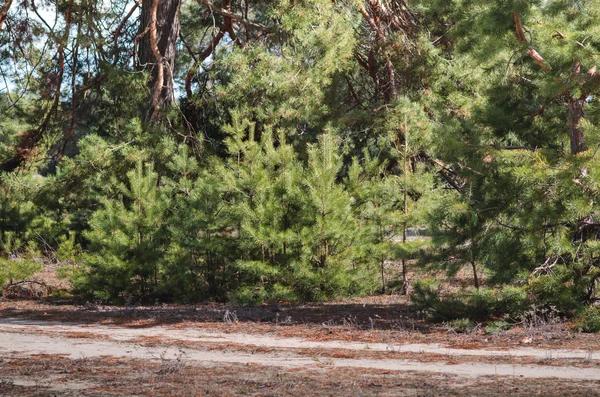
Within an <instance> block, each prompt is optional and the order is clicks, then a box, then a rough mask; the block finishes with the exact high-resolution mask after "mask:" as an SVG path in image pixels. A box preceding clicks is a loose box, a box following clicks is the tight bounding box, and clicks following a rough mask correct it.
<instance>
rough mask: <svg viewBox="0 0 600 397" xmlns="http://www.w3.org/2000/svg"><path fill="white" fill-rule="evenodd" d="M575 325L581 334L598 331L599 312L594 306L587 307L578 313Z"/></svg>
mask: <svg viewBox="0 0 600 397" xmlns="http://www.w3.org/2000/svg"><path fill="white" fill-rule="evenodd" d="M575 324H576V326H577V328H579V329H581V330H582V331H583V332H598V331H600V310H598V308H597V307H594V306H587V307H586V308H584V309H583V310H581V311H580V312H579V313H578V315H577V317H576V323H575Z"/></svg>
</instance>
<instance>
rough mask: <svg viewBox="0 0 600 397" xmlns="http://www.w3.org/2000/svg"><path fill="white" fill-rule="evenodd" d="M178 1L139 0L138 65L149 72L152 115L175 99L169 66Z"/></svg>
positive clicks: (176, 33) (176, 28) (175, 37)
mask: <svg viewBox="0 0 600 397" xmlns="http://www.w3.org/2000/svg"><path fill="white" fill-rule="evenodd" d="M180 4H181V1H180V0H143V1H142V13H141V25H140V29H141V31H142V33H143V37H142V38H141V40H140V46H139V52H138V54H139V64H140V67H141V68H142V69H145V70H147V71H148V72H149V73H150V76H151V78H150V82H149V85H150V90H151V92H152V95H151V109H150V113H151V114H152V118H156V117H157V114H158V111H159V110H160V109H162V108H163V107H165V106H168V105H170V104H172V103H173V102H174V100H175V82H174V81H173V68H174V67H175V55H176V52H177V47H176V46H177V40H178V38H179V29H180V19H179V7H180Z"/></svg>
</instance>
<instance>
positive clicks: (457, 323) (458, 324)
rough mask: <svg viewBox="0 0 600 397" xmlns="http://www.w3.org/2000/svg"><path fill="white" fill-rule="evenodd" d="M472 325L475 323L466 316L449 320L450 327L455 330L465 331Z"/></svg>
mask: <svg viewBox="0 0 600 397" xmlns="http://www.w3.org/2000/svg"><path fill="white" fill-rule="evenodd" d="M474 326H475V323H474V322H473V320H471V319H468V318H458V319H456V320H452V321H451V322H450V327H452V329H453V330H454V331H456V332H466V331H468V330H469V329H471V328H473V327H474Z"/></svg>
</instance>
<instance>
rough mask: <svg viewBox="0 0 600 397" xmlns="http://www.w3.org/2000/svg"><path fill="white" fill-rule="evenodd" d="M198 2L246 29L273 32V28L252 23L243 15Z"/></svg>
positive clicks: (208, 3) (200, 0) (203, 1)
mask: <svg viewBox="0 0 600 397" xmlns="http://www.w3.org/2000/svg"><path fill="white" fill-rule="evenodd" d="M196 1H197V2H198V3H200V4H202V5H204V6H206V7H208V9H210V10H211V11H212V12H216V13H217V14H221V15H222V16H224V17H228V18H231V20H234V21H238V22H240V23H241V24H242V25H244V26H245V27H246V28H254V29H259V30H262V31H264V32H272V31H273V28H272V27H269V26H265V25H262V24H260V23H256V22H251V21H249V20H247V19H246V18H244V17H242V16H241V15H236V14H233V13H232V12H231V11H229V10H224V9H222V8H219V7H217V6H215V5H214V4H212V3H210V2H208V1H206V0H196Z"/></svg>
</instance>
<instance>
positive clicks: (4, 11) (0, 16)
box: [0, 0, 12, 30]
mask: <svg viewBox="0 0 600 397" xmlns="http://www.w3.org/2000/svg"><path fill="white" fill-rule="evenodd" d="M11 5H12V0H6V1H5V2H4V4H3V5H2V7H1V8H0V30H2V25H3V24H4V21H5V20H6V17H7V16H8V10H9V9H10V6H11Z"/></svg>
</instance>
